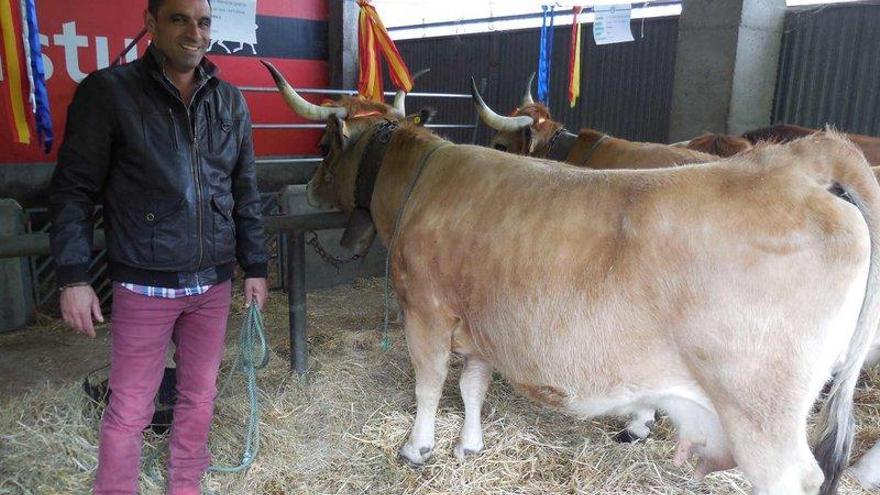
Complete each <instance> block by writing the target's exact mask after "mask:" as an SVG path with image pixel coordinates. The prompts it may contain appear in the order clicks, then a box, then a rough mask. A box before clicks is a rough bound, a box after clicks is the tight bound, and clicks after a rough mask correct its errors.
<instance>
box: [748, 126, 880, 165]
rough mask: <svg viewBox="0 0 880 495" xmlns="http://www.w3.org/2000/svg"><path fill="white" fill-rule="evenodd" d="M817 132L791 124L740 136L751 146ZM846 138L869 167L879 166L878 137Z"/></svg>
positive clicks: (879, 138) (766, 128) (848, 136)
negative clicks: (858, 151)
mask: <svg viewBox="0 0 880 495" xmlns="http://www.w3.org/2000/svg"><path fill="white" fill-rule="evenodd" d="M816 132H819V131H818V130H816V129H810V128H809V127H801V126H797V125H792V124H776V125H772V126H770V127H762V128H760V129H755V130H752V131H749V132H746V133H744V134H743V135H742V137H743V138H745V139H747V140H748V141H749V142H750V143H752V144H757V143H759V142H771V143H786V142H788V141H791V140H793V139H798V138H801V137H804V136H809V135H810V134H814V133H816ZM846 136H847V138H849V140H850V141H852V143H853V144H855V145H856V146H858V147H859V148H860V149H861V150H862V153H864V154H865V158H866V159H867V160H868V163H870V164H871V165H880V137H874V136H865V135H863V134H847V135H846Z"/></svg>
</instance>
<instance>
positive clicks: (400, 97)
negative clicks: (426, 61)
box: [394, 69, 431, 117]
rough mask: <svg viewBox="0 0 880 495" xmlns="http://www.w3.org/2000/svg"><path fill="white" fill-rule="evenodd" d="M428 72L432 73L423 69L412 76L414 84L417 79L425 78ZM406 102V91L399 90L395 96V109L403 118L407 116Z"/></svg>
mask: <svg viewBox="0 0 880 495" xmlns="http://www.w3.org/2000/svg"><path fill="white" fill-rule="evenodd" d="M428 72H431V69H422V70H420V71H418V72H416V73H415V74H413V75H412V80H413V82H415V81H416V79H418V78H420V77H422V76H424V75H425V74H427V73H428ZM404 100H406V91H404V90H402V89H398V90H397V93H396V94H395V95H394V109H395V110H396V111H397V113H399V114H400V116H401V117H405V116H406V103H405V101H404Z"/></svg>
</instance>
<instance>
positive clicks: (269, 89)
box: [238, 79, 486, 144]
mask: <svg viewBox="0 0 880 495" xmlns="http://www.w3.org/2000/svg"><path fill="white" fill-rule="evenodd" d="M480 85H481V88H480V91H481V92H485V91H486V80H485V79H483V80H482V81H481V83H480ZM238 89H239V90H241V91H242V92H245V93H247V92H250V93H277V92H278V88H276V87H274V86H240V87H239V88H238ZM293 89H294V91H296V92H297V93H300V94H321V95H347V96H351V95H355V94H357V90H351V89H326V88H293ZM383 94H384V95H385V96H394V95H395V94H396V92H393V91H385V92H384V93H383ZM406 97H407V98H440V99H451V100H465V99H468V100H469V99H471V95H469V94H461V93H426V92H412V93H407V94H406ZM474 115H475V116H474V123H473V124H455V123H451V124H450V123H446V124H428V125H426V126H425V127H427V128H429V129H471V130H473V131H474V132H473V134H472V136H471V144H474V143H475V142H476V137H477V133H476V130H477V126H478V125H479V115H476V112H474ZM252 126H253V128H254V129H268V130H274V129H286V130H290V129H323V128H324V127H325V124H316V123H309V124H303V123H299V124H252Z"/></svg>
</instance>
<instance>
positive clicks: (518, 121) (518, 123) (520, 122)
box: [471, 77, 535, 132]
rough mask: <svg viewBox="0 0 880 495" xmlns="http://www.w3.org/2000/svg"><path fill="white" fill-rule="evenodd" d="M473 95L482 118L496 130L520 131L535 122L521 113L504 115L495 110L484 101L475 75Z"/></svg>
mask: <svg viewBox="0 0 880 495" xmlns="http://www.w3.org/2000/svg"><path fill="white" fill-rule="evenodd" d="M471 97H473V99H474V105H476V106H477V112H478V113H479V114H480V119H482V121H483V122H485V123H486V125H488V126H489V127H491V128H493V129H495V130H496V131H501V132H504V131H518V130H520V129H522V128H523V127H527V126H530V125H532V124H534V123H535V121H534V119H532V118H531V117H528V116H526V115H520V116H518V117H502V116H501V115H498V114H497V113H495V112H493V111H492V109H491V108H489V106H488V105H486V102H485V101H483V97H482V96H480V92H479V91H477V83H476V81H474V78H473V77H472V78H471Z"/></svg>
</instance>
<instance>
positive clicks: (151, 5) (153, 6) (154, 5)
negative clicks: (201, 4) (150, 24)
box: [147, 0, 211, 17]
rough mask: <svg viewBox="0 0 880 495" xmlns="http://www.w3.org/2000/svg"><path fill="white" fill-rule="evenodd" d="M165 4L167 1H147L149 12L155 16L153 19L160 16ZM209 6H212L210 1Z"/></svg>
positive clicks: (209, 0)
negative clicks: (160, 10)
mask: <svg viewBox="0 0 880 495" xmlns="http://www.w3.org/2000/svg"><path fill="white" fill-rule="evenodd" d="M163 3H165V0H148V1H147V10H149V11H150V13H151V14H153V17H158V16H159V7H161V6H162V4H163ZM208 5H211V0H208Z"/></svg>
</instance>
